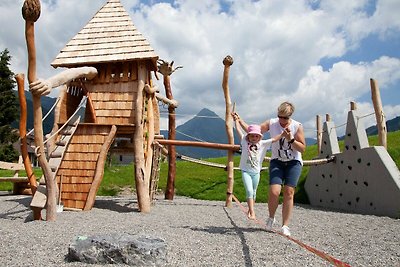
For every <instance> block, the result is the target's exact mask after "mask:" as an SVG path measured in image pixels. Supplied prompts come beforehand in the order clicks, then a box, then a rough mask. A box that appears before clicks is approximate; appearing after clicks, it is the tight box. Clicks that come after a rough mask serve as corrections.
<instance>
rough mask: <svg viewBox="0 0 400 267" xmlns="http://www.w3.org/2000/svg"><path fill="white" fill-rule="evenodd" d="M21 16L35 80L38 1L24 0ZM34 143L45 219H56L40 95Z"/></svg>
mask: <svg viewBox="0 0 400 267" xmlns="http://www.w3.org/2000/svg"><path fill="white" fill-rule="evenodd" d="M22 16H23V18H24V19H25V39H26V46H27V49H28V81H29V83H32V82H34V81H36V48H35V26H34V24H35V22H36V21H37V20H38V19H39V17H40V1H39V0H25V2H24V5H23V7H22ZM33 111H34V132H35V145H36V147H37V148H38V151H37V153H38V161H39V164H40V167H41V168H42V170H43V174H44V177H45V180H46V189H47V203H46V220H47V221H55V220H56V206H57V183H56V180H55V179H54V177H52V175H51V169H50V167H49V164H48V162H47V160H46V155H45V153H44V144H43V126H42V106H41V101H40V95H33Z"/></svg>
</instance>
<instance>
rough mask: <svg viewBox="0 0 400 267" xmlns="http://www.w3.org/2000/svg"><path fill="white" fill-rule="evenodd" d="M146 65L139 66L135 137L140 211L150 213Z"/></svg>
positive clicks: (137, 190)
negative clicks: (144, 113)
mask: <svg viewBox="0 0 400 267" xmlns="http://www.w3.org/2000/svg"><path fill="white" fill-rule="evenodd" d="M146 75H147V70H146V65H145V64H144V63H143V62H142V63H140V64H139V66H138V91H137V96H136V103H135V107H136V108H135V110H136V114H135V133H134V135H133V142H134V150H135V151H134V153H135V181H136V192H137V201H138V206H139V210H140V211H141V212H150V194H149V192H150V191H149V190H150V189H149V185H150V184H149V182H150V181H146V179H145V177H146V174H145V172H146V168H145V159H144V148H143V144H144V143H143V124H144V121H143V90H144V86H145V83H146V81H147V78H146V77H147V76H146Z"/></svg>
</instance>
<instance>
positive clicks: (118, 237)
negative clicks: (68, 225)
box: [68, 233, 167, 266]
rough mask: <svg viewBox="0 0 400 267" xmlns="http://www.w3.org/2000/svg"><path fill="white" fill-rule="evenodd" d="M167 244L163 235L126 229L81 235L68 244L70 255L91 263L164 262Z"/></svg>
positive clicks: (151, 264)
mask: <svg viewBox="0 0 400 267" xmlns="http://www.w3.org/2000/svg"><path fill="white" fill-rule="evenodd" d="M166 247H167V245H166V242H165V241H164V240H163V239H161V238H154V237H149V236H144V235H131V234H127V233H114V234H107V235H96V236H78V237H76V238H75V240H74V241H73V243H72V244H71V245H70V246H69V248H68V259H69V260H70V261H80V262H84V263H92V264H106V263H107V264H110V263H111V264H113V263H115V264H121V263H122V264H127V265H130V266H164V265H166V263H167V259H166V258H167V257H166V256H167V249H166Z"/></svg>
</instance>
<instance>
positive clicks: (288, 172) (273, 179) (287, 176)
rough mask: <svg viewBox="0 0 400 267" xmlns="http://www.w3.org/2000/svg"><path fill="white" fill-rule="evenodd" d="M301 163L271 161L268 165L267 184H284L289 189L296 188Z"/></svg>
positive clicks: (296, 161)
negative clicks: (289, 187)
mask: <svg viewBox="0 0 400 267" xmlns="http://www.w3.org/2000/svg"><path fill="white" fill-rule="evenodd" d="M302 167H303V166H302V165H301V162H300V161H298V160H291V161H280V160H278V159H273V160H271V162H270V163H269V184H270V185H273V184H280V185H282V184H284V185H288V186H291V187H296V186H297V182H298V181H299V178H300V174H301V169H302Z"/></svg>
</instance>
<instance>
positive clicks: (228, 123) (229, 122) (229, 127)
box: [222, 56, 235, 207]
mask: <svg viewBox="0 0 400 267" xmlns="http://www.w3.org/2000/svg"><path fill="white" fill-rule="evenodd" d="M223 64H224V74H223V78H222V89H223V90H224V96H225V128H226V133H227V135H228V143H229V144H231V145H233V144H234V143H235V140H234V137H233V119H232V115H231V109H232V102H231V97H230V94H229V85H228V82H229V70H230V67H231V65H232V64H233V58H232V57H231V56H226V57H225V58H224V60H223ZM226 167H227V181H226V201H225V206H226V207H231V206H232V194H233V183H234V177H233V174H234V173H233V151H232V150H228V159H227V164H226Z"/></svg>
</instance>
